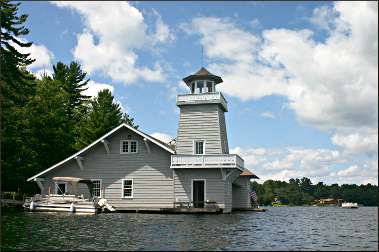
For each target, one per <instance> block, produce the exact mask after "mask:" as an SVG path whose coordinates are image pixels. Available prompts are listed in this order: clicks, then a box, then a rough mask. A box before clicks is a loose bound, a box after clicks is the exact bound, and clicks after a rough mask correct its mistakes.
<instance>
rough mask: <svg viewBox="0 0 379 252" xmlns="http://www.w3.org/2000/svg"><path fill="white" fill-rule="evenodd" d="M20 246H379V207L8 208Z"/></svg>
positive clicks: (10, 234)
mask: <svg viewBox="0 0 379 252" xmlns="http://www.w3.org/2000/svg"><path fill="white" fill-rule="evenodd" d="M1 224H2V225H1V226H2V227H1V229H2V234H1V247H2V249H7V250H9V249H12V250H14V249H16V250H378V208H377V207H361V208H359V209H342V208H336V207H276V208H268V211H267V212H259V213H257V212H235V213H233V214H219V215H172V214H171V215H170V214H137V213H115V214H99V215H94V216H80V215H70V214H52V213H29V212H9V211H7V212H3V213H2V217H1Z"/></svg>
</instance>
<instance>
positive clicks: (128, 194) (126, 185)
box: [122, 179, 133, 198]
mask: <svg viewBox="0 0 379 252" xmlns="http://www.w3.org/2000/svg"><path fill="white" fill-rule="evenodd" d="M122 197H123V198H133V179H123V180H122Z"/></svg>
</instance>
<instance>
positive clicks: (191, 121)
mask: <svg viewBox="0 0 379 252" xmlns="http://www.w3.org/2000/svg"><path fill="white" fill-rule="evenodd" d="M222 139H223V140H222ZM194 140H205V154H222V153H228V150H227V138H226V127H225V118H224V111H223V110H222V109H221V106H220V105H219V104H197V105H183V106H180V117H179V127H178V134H177V139H176V153H177V154H192V153H193V141H194ZM225 141H226V142H225Z"/></svg>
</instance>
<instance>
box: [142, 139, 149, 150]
mask: <svg viewBox="0 0 379 252" xmlns="http://www.w3.org/2000/svg"><path fill="white" fill-rule="evenodd" d="M143 141H144V143H145V147H146V149H147V153H150V146H149V144H148V143H147V139H146V137H145V138H144V139H143Z"/></svg>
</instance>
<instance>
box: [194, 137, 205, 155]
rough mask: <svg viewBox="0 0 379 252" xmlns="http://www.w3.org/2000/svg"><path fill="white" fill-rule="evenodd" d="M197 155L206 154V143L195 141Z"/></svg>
mask: <svg viewBox="0 0 379 252" xmlns="http://www.w3.org/2000/svg"><path fill="white" fill-rule="evenodd" d="M194 147H195V150H194V152H195V154H196V155H203V154H204V153H205V151H204V147H205V144H204V141H203V140H201V141H195V146H194Z"/></svg>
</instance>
